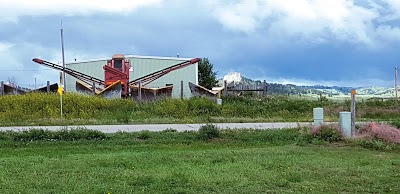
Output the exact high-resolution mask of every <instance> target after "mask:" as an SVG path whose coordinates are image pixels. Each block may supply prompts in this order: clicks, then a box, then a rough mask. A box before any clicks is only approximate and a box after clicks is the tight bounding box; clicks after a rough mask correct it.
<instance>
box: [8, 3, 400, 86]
mask: <svg viewBox="0 0 400 194" xmlns="http://www.w3.org/2000/svg"><path fill="white" fill-rule="evenodd" d="M0 10H1V12H0V57H1V61H0V80H5V81H6V80H7V79H8V78H9V77H12V76H14V77H15V78H16V80H17V83H18V84H19V85H21V86H25V87H29V86H33V84H34V80H35V78H36V82H37V85H42V84H45V82H46V81H47V80H50V81H51V82H56V81H57V80H58V72H56V71H53V70H49V68H46V67H42V66H40V65H38V64H36V63H34V62H32V58H35V57H38V58H43V59H45V60H48V61H52V62H55V63H58V62H59V61H61V40H60V21H61V20H62V21H63V27H64V41H65V55H66V60H67V61H72V60H73V59H74V58H76V59H77V60H78V61H80V60H87V59H96V58H100V57H101V58H104V57H111V56H112V54H113V53H123V54H126V55H150V56H167V57H168V56H175V55H176V54H177V53H180V56H181V57H189V58H191V57H207V58H208V59H209V60H210V61H211V62H212V63H213V64H214V69H215V70H216V71H218V77H219V78H220V77H222V76H223V75H225V74H227V73H229V72H233V71H236V72H240V73H241V74H242V75H243V76H245V77H248V78H251V79H259V80H264V79H265V80H267V81H268V82H278V83H295V84H298V85H309V84H311V85H314V84H320V85H339V86H372V85H374V86H393V83H394V81H393V80H394V66H395V65H399V63H400V60H399V59H400V55H399V54H398V50H399V47H400V44H399V43H400V0H386V1H383V0H376V1H373V0H236V1H234V0H198V1H195V0H192V1H188V0H131V1H123V0H113V1H107V0H93V1H92V0H90V1H89V0H86V1H83V0H80V1H75V0H51V1H50V0H48V1H46V0H35V1H26V0H0Z"/></svg>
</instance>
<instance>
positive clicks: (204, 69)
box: [199, 58, 218, 89]
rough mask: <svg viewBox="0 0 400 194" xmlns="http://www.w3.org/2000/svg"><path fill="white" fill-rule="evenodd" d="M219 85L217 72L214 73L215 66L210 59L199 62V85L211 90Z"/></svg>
mask: <svg viewBox="0 0 400 194" xmlns="http://www.w3.org/2000/svg"><path fill="white" fill-rule="evenodd" d="M217 83H218V80H217V72H214V71H213V64H212V63H210V61H208V58H203V59H201V60H200V62H199V85H201V86H203V87H205V88H208V89H211V88H212V87H214V86H215V85H216V84H217Z"/></svg>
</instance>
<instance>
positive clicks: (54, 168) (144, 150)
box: [0, 129, 400, 193]
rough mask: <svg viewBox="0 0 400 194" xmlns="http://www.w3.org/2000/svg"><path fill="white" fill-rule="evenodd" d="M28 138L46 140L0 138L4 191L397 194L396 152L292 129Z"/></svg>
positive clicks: (399, 162) (399, 169) (399, 160)
mask: <svg viewBox="0 0 400 194" xmlns="http://www.w3.org/2000/svg"><path fill="white" fill-rule="evenodd" d="M25 133H27V134H34V135H31V136H30V137H35V136H40V137H43V136H45V137H46V138H42V139H37V138H36V139H35V140H32V139H19V138H14V137H15V136H16V135H18V134H15V133H11V132H3V133H1V134H0V188H1V191H2V193H108V192H109V193H357V192H359V193H399V192H400V185H399V184H398V180H399V179H400V149H392V150H386V151H377V150H371V149H365V148H362V147H360V146H358V144H356V143H354V142H339V143H335V144H322V145H313V144H309V143H308V141H307V140H306V139H304V138H302V133H300V132H299V131H298V130H296V129H287V130H270V131H267V130H229V131H228V130H222V131H220V137H219V138H212V139H210V140H204V139H201V138H200V136H199V133H197V132H193V131H191V132H179V133H178V132H174V130H172V129H170V130H167V131H165V132H149V131H142V132H137V133H124V132H121V133H115V134H107V136H106V137H103V136H101V134H98V133H88V132H87V131H84V130H82V131H78V132H75V133H65V132H64V133H60V134H63V135H64V136H63V137H81V138H80V139H79V140H74V138H64V139H65V140H62V139H60V138H59V139H57V138H54V137H56V136H53V135H54V134H56V133H55V132H47V131H44V132H38V131H34V132H32V133H30V132H25ZM93 134H97V135H96V136H93ZM87 136H90V137H96V138H93V140H88V139H87V138H85V137H87ZM99 136H100V137H102V138H98V137H99ZM48 137H50V138H48ZM57 137H59V136H57ZM89 139H90V138H89ZM300 145H301V146H300Z"/></svg>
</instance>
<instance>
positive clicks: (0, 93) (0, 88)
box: [0, 81, 4, 96]
mask: <svg viewBox="0 0 400 194" xmlns="http://www.w3.org/2000/svg"><path fill="white" fill-rule="evenodd" d="M0 96H4V82H3V81H1V82H0Z"/></svg>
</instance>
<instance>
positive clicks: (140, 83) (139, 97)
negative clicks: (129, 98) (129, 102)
mask: <svg viewBox="0 0 400 194" xmlns="http://www.w3.org/2000/svg"><path fill="white" fill-rule="evenodd" d="M138 86H139V88H138V100H142V81H139V85H138Z"/></svg>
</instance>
